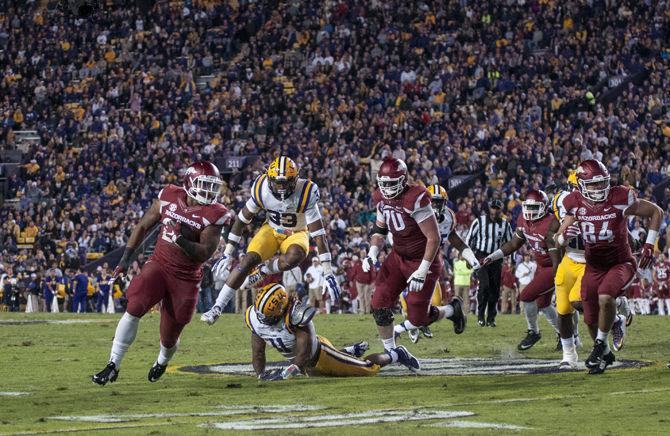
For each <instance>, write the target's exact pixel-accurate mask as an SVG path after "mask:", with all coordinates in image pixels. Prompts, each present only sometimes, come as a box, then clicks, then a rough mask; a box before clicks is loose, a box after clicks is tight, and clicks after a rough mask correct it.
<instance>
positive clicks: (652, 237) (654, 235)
mask: <svg viewBox="0 0 670 436" xmlns="http://www.w3.org/2000/svg"><path fill="white" fill-rule="evenodd" d="M657 239H658V231H657V230H649V233H647V240H646V241H645V244H651V245H656V240H657Z"/></svg>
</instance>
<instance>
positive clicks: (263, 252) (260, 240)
mask: <svg viewBox="0 0 670 436" xmlns="http://www.w3.org/2000/svg"><path fill="white" fill-rule="evenodd" d="M291 245H297V246H299V247H300V248H302V249H303V250H304V251H305V254H307V253H309V235H308V234H307V230H300V231H297V232H293V233H292V234H290V235H284V234H282V233H279V232H277V231H275V230H274V229H273V228H272V227H270V225H269V224H268V223H265V224H263V225H262V226H261V228H260V229H258V232H256V234H255V235H254V237H253V238H251V241H249V247H247V253H250V252H254V253H257V254H258V255H259V256H260V257H261V262H265V261H266V260H268V259H270V258H272V256H274V255H275V253H277V251H279V252H280V253H281V254H284V253H286V251H287V250H288V247H290V246H291Z"/></svg>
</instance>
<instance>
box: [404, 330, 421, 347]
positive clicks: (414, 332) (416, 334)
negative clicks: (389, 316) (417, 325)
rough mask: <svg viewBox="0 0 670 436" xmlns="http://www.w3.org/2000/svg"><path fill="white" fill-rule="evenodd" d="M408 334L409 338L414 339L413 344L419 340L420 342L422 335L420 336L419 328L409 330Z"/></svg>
mask: <svg viewBox="0 0 670 436" xmlns="http://www.w3.org/2000/svg"><path fill="white" fill-rule="evenodd" d="M407 335H408V336H409V340H410V341H412V343H413V344H416V343H417V342H419V339H421V336H419V329H411V330H407Z"/></svg>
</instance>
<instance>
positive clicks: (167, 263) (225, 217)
mask: <svg viewBox="0 0 670 436" xmlns="http://www.w3.org/2000/svg"><path fill="white" fill-rule="evenodd" d="M187 198H188V196H187V194H186V191H185V190H184V188H183V187H181V186H175V185H167V186H166V187H165V188H163V189H162V190H161V191H160V193H159V194H158V199H159V201H160V213H161V224H162V228H161V230H160V235H159V237H158V240H157V241H156V248H155V250H154V252H153V254H152V255H151V259H152V260H155V261H156V262H158V263H159V264H160V265H161V266H163V267H164V268H166V269H167V271H168V272H169V273H171V274H174V276H175V277H177V278H180V279H184V280H191V279H197V280H199V279H200V277H201V275H202V270H201V266H202V264H201V263H198V262H195V261H193V260H192V259H191V258H190V257H189V256H187V255H186V253H184V250H182V249H181V247H179V246H178V245H177V244H175V243H174V242H172V241H173V240H174V237H175V235H179V234H182V229H181V226H188V227H189V229H190V231H189V235H192V237H193V238H194V242H197V241H199V240H200V233H201V232H202V231H203V230H204V229H205V227H207V226H223V225H226V224H227V223H228V222H229V221H230V220H231V218H232V217H233V215H232V213H229V211H228V209H227V208H226V207H225V206H224V205H222V204H221V203H214V204H196V205H194V206H189V205H188V204H187V202H186V200H187Z"/></svg>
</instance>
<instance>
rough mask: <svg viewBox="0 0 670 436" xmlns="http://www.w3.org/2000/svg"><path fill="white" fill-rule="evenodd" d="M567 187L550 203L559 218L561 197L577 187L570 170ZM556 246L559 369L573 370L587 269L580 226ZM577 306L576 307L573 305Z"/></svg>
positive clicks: (575, 361)
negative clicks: (561, 248) (559, 252)
mask: <svg viewBox="0 0 670 436" xmlns="http://www.w3.org/2000/svg"><path fill="white" fill-rule="evenodd" d="M568 185H569V186H568V189H564V190H562V191H560V192H558V193H557V194H556V195H555V196H554V200H553V202H552V210H553V212H554V215H555V216H556V218H557V219H558V220H559V221H563V219H564V218H565V215H566V211H565V206H563V200H565V197H567V196H568V195H569V194H570V192H572V191H573V190H576V189H578V188H577V174H576V173H575V171H571V172H570V174H569V175H568ZM556 242H557V243H558V245H560V246H565V253H564V255H563V259H562V260H561V263H560V264H559V265H558V269H557V270H556V277H555V278H554V284H555V286H556V311H557V312H558V330H559V335H560V338H561V349H562V350H563V359H562V360H561V363H560V364H559V369H573V368H577V366H578V365H579V356H578V355H577V347H579V346H581V341H580V340H579V312H578V311H577V310H575V308H578V309H581V296H580V291H581V283H582V277H583V276H584V269H585V268H586V259H584V241H583V240H582V236H581V232H580V231H579V227H577V225H575V224H573V226H572V227H570V228H569V229H568V230H567V231H566V233H565V234H564V235H561V236H559V237H558V239H557V241H556ZM575 306H577V307H575Z"/></svg>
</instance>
